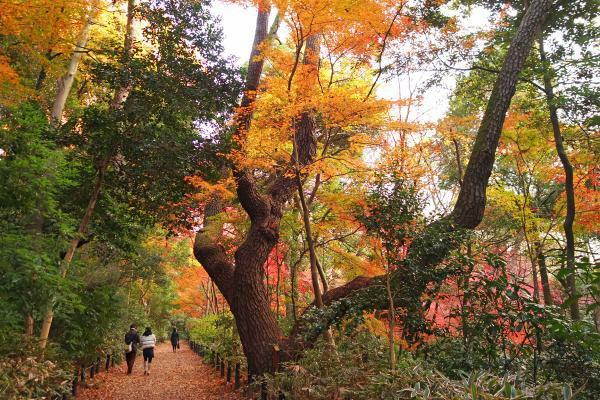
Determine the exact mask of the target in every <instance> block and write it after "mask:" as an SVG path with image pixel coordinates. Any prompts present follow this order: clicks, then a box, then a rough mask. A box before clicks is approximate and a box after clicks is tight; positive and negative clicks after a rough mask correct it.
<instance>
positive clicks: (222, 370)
mask: <svg viewBox="0 0 600 400" xmlns="http://www.w3.org/2000/svg"><path fill="white" fill-rule="evenodd" d="M220 366H221V378H223V377H224V376H225V362H224V361H223V359H221V365H220Z"/></svg>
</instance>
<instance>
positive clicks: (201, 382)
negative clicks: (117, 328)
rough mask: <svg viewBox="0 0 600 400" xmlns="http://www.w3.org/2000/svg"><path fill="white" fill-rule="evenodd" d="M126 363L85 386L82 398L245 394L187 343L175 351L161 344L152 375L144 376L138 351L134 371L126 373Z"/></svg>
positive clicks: (203, 399) (199, 399)
mask: <svg viewBox="0 0 600 400" xmlns="http://www.w3.org/2000/svg"><path fill="white" fill-rule="evenodd" d="M126 371H127V366H126V364H125V362H123V363H121V364H120V365H118V366H116V367H115V368H111V369H110V370H109V371H108V372H102V373H100V374H98V375H96V376H95V378H94V380H93V381H92V382H89V381H88V382H87V387H86V388H81V389H80V390H79V394H78V396H77V399H78V400H92V399H94V400H95V399H98V400H100V399H102V400H131V399H144V400H159V399H160V400H167V399H181V400H187V399H190V400H191V399H194V400H208V399H223V400H234V399H235V400H237V399H241V398H242V396H241V395H240V394H238V393H236V392H234V391H233V390H232V388H231V385H229V386H226V385H224V381H223V379H222V378H221V377H220V375H219V372H218V371H215V369H214V368H212V367H211V366H209V365H207V364H204V363H203V361H202V359H201V358H200V357H199V356H197V355H196V354H194V353H193V352H192V350H190V348H189V346H188V344H187V343H184V342H182V343H181V349H179V350H177V353H173V350H172V348H171V344H170V343H162V344H159V345H158V346H157V347H156V348H155V350H154V360H152V367H151V370H150V375H148V376H145V375H144V359H143V357H142V355H141V352H140V353H139V354H138V356H137V358H136V361H135V366H134V369H133V373H132V374H131V375H126Z"/></svg>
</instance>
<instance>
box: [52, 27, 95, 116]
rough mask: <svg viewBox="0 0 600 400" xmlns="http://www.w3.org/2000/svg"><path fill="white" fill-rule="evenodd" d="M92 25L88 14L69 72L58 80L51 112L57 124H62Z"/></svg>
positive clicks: (74, 50)
mask: <svg viewBox="0 0 600 400" xmlns="http://www.w3.org/2000/svg"><path fill="white" fill-rule="evenodd" d="M91 27H92V20H91V16H90V15H88V16H87V17H86V20H85V23H84V25H83V28H82V29H81V33H80V34H79V38H78V40H77V44H76V45H75V48H74V49H73V54H72V55H71V60H70V61H69V67H68V68H67V73H66V74H65V76H63V77H62V78H60V79H59V80H58V92H57V94H56V99H55V100H54V104H53V105H52V114H51V118H52V121H53V123H54V124H56V125H60V123H61V120H62V115H63V110H64V108H65V104H66V102H67V98H68V97H69V93H70V92H71V87H72V86H73V82H74V81H75V75H76V74H77V69H78V68H79V62H80V61H81V57H82V56H83V52H84V49H85V47H86V46H87V42H88V40H89V37H90V28H91Z"/></svg>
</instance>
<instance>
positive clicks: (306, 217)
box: [297, 176, 323, 308]
mask: <svg viewBox="0 0 600 400" xmlns="http://www.w3.org/2000/svg"><path fill="white" fill-rule="evenodd" d="M297 182H298V194H299V197H300V206H301V207H302V210H301V211H302V220H303V222H304V232H305V233H306V243H307V244H308V255H309V258H310V278H311V282H312V286H313V294H314V296H315V305H316V306H317V307H319V308H320V307H323V297H322V294H321V288H320V286H319V272H318V270H317V254H316V252H315V243H314V242H313V236H312V228H311V225H310V211H309V209H308V206H307V205H306V198H305V196H304V191H303V190H302V182H301V181H300V176H297Z"/></svg>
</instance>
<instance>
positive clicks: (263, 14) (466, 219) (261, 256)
mask: <svg viewBox="0 0 600 400" xmlns="http://www.w3.org/2000/svg"><path fill="white" fill-rule="evenodd" d="M260 4H261V5H260V6H259V12H258V18H257V26H256V31H255V39H254V46H253V50H252V55H251V58H250V66H249V73H248V79H247V81H246V94H245V95H244V98H243V100H242V107H243V110H246V111H247V110H248V107H249V106H250V105H251V104H252V102H253V100H254V96H255V93H256V92H255V91H256V89H257V87H258V84H259V81H260V72H261V70H262V67H263V58H262V57H261V50H262V49H263V48H264V46H265V41H266V39H267V19H268V14H269V8H268V6H266V5H265V4H264V3H262V2H261V3H260ZM551 5H552V1H551V0H537V1H534V2H532V3H531V5H530V6H529V8H528V9H527V12H526V13H525V15H524V16H523V18H522V20H521V24H520V26H519V29H518V31H517V33H516V34H515V36H514V38H513V41H512V44H511V46H510V49H509V51H508V54H507V56H506V59H505V61H504V63H503V66H502V70H501V71H500V73H499V75H498V78H497V80H496V83H495V85H494V89H493V91H492V94H491V95H490V99H489V101H488V106H487V108H486V111H485V113H484V116H483V119H482V122H481V125H480V128H479V131H478V135H477V138H476V141H475V145H474V146H473V151H472V153H471V157H470V159H469V163H468V165H467V168H466V171H465V175H464V179H463V185H462V187H461V191H460V194H459V197H458V200H457V203H456V205H455V207H454V210H453V212H452V213H451V214H450V216H449V217H448V218H446V219H444V220H441V221H438V222H436V223H434V224H432V225H431V226H430V227H429V228H428V229H426V231H425V233H424V234H423V235H422V236H420V237H417V238H416V239H415V242H414V243H413V245H412V246H411V250H410V251H409V254H408V256H407V262H410V263H413V264H415V265H419V266H420V267H421V268H432V266H434V265H435V264H437V263H438V262H439V261H441V260H442V259H443V258H444V257H445V256H446V255H447V254H448V252H449V251H450V249H451V248H452V247H453V246H456V241H454V242H452V241H448V242H447V243H444V244H442V245H440V243H439V240H440V236H439V232H440V231H442V233H443V232H447V233H450V232H453V231H456V230H457V229H473V228H475V227H476V226H477V225H478V224H479V222H480V221H481V219H482V217H483V212H484V209H485V200H486V197H485V191H486V187H487V184H488V180H489V176H490V174H491V171H492V167H493V164H494V157H495V152H496V147H497V145H498V140H499V137H500V132H501V129H502V125H503V122H504V118H505V115H506V111H507V109H508V107H509V104H510V101H511V99H512V96H513V94H514V92H515V89H516V85H517V81H518V77H519V72H520V71H521V69H522V67H523V65H524V63H525V60H526V58H527V57H528V55H529V52H530V49H531V46H532V44H533V41H534V39H535V34H536V32H537V30H538V29H539V27H540V25H541V24H542V22H543V21H544V19H545V18H546V15H547V14H548V11H549V9H550V7H551ZM249 123H250V115H249V113H247V112H246V113H243V114H242V116H241V117H240V118H239V119H238V121H237V125H236V126H237V135H242V134H243V133H242V132H241V131H242V130H244V129H247V127H248V126H249ZM294 135H295V136H294V141H293V144H294V150H293V153H292V154H293V158H292V165H293V164H295V163H298V164H299V165H300V166H304V165H307V164H308V163H310V162H311V161H312V160H313V157H314V154H315V146H316V141H315V138H314V132H313V131H312V126H311V125H310V120H309V119H308V118H303V119H302V120H301V121H300V123H298V124H297V128H296V130H295V131H294ZM234 175H235V178H236V188H237V196H238V198H239V201H240V203H241V205H242V207H243V208H244V211H245V212H246V213H247V214H248V217H249V219H250V228H249V230H248V232H247V234H246V237H245V239H244V242H243V243H242V244H241V245H240V246H239V248H238V249H237V250H236V252H235V256H234V259H235V262H234V263H232V262H231V261H230V260H229V259H228V257H227V255H226V254H225V252H224V250H223V249H222V248H221V247H220V246H219V245H218V244H217V243H216V240H217V239H218V236H215V232H214V231H215V230H213V232H212V234H211V232H210V231H209V229H208V228H209V226H210V217H211V216H213V215H214V214H213V213H211V212H209V211H212V210H207V211H205V216H206V217H208V218H207V220H206V222H207V223H205V227H204V229H202V230H201V231H200V232H199V233H198V234H197V236H196V241H195V246H194V253H195V255H196V258H197V259H198V261H200V263H201V264H202V265H203V266H204V268H205V269H206V270H207V272H208V273H209V275H210V276H211V278H212V279H213V280H214V281H215V283H216V284H217V285H218V287H219V289H220V290H221V292H222V293H223V295H224V296H225V298H226V300H227V301H228V303H229V305H230V307H231V310H232V312H233V314H234V316H235V319H236V323H237V327H238V331H239V333H240V339H241V341H242V344H243V347H244V352H245V355H246V357H247V359H248V367H249V371H250V373H252V374H261V373H263V372H267V371H270V370H272V369H273V366H272V365H271V361H270V360H271V355H272V352H273V346H274V345H275V344H277V343H278V342H280V338H281V330H280V328H279V326H278V325H277V323H276V321H275V318H274V316H273V314H272V312H271V310H270V307H269V303H268V298H267V295H266V291H265V289H264V286H263V284H262V266H263V264H264V262H265V261H266V258H267V257H268V255H269V253H270V251H271V249H272V248H273V246H275V244H276V243H277V241H278V237H279V224H280V221H281V216H282V210H283V207H284V205H285V203H286V202H287V201H288V200H289V198H290V196H291V195H292V193H291V189H292V188H293V184H294V181H293V180H292V179H290V178H289V177H288V176H286V174H285V171H284V172H282V173H280V174H279V175H278V176H276V177H275V179H274V181H273V183H271V184H270V185H269V188H268V189H267V191H266V193H264V194H263V193H261V192H260V190H259V187H258V185H257V183H256V181H255V179H254V177H253V176H252V175H251V173H250V172H249V171H243V170H242V171H239V170H237V171H235V172H234ZM216 230H217V231H218V230H219V229H218V228H217V229H216ZM434 232H436V233H437V235H436V237H437V239H435V241H432V240H434V239H433V235H434ZM217 234H218V233H217ZM402 278H406V277H402V276H401V275H400V274H399V273H396V274H394V279H395V280H397V281H400V282H402ZM378 282H379V278H375V279H370V278H364V277H361V278H357V279H355V280H354V281H352V282H350V283H348V284H347V285H344V286H343V287H339V288H335V289H332V290H330V291H329V292H328V293H326V294H325V295H324V296H323V302H324V304H325V305H332V304H333V303H334V302H335V304H334V307H333V309H329V310H325V311H323V313H322V314H321V316H322V323H320V324H319V326H318V327H317V328H316V329H312V330H309V332H308V334H307V332H306V329H307V326H308V325H306V322H305V321H303V322H302V321H301V322H300V323H299V325H298V326H296V327H295V329H294V331H293V332H292V335H293V336H292V337H291V347H294V346H297V345H298V344H300V343H299V342H301V341H302V340H307V341H308V343H310V342H312V341H314V340H315V339H316V337H317V336H318V335H319V334H320V333H322V332H323V331H324V330H325V329H327V327H328V326H329V325H330V324H331V323H332V322H333V321H334V320H337V319H338V318H341V317H342V316H343V315H345V314H346V313H347V312H348V311H349V309H350V306H349V298H350V297H352V294H353V292H357V290H358V289H364V288H366V287H370V286H372V287H370V289H371V291H373V290H375V291H376V290H379V289H380V286H379V285H376V283H378ZM403 283H404V284H408V285H410V283H411V281H410V280H406V281H404V282H403ZM426 284H427V281H421V282H414V285H411V290H416V291H419V290H423V289H424V286H426ZM359 292H361V293H360V294H362V298H363V299H364V300H363V301H362V303H360V305H359V306H358V307H359V308H364V309H367V308H372V307H374V306H380V307H386V306H387V301H385V296H384V297H383V298H384V301H383V304H381V303H378V301H379V300H381V296H377V295H374V296H369V295H366V296H365V295H364V292H365V291H364V290H360V291H359ZM342 300H345V303H344V302H343V301H342ZM354 308H356V307H354Z"/></svg>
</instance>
